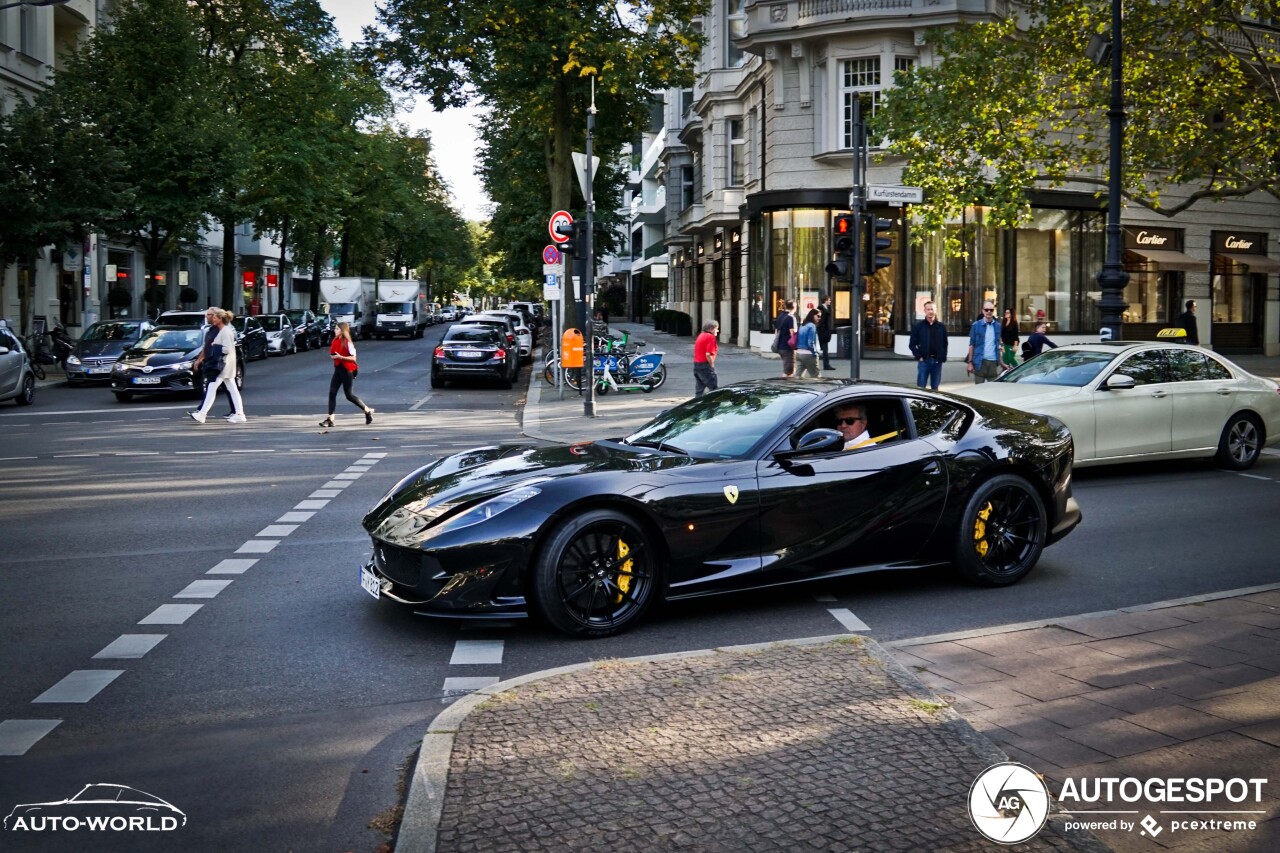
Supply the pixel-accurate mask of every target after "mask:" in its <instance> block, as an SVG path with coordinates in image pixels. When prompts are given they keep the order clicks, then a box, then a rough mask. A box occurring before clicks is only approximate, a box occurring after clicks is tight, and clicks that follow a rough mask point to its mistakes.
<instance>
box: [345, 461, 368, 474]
mask: <svg viewBox="0 0 1280 853" xmlns="http://www.w3.org/2000/svg"><path fill="white" fill-rule="evenodd" d="M372 467H373V463H372V462H357V463H356V464H354V465H349V466H347V469H346V471H344V472H343V473H346V474H367V473H369V469H370V468H372Z"/></svg>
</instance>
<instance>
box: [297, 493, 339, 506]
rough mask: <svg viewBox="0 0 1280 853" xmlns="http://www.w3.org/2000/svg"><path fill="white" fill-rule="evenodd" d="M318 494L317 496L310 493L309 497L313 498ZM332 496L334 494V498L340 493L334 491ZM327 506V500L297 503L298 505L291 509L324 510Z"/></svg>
mask: <svg viewBox="0 0 1280 853" xmlns="http://www.w3.org/2000/svg"><path fill="white" fill-rule="evenodd" d="M318 494H319V492H312V493H311V496H312V497H315V496H316V495H318ZM333 494H334V496H335V497H336V496H337V495H338V494H340V493H339V492H336V491H335V492H334V493H333ZM328 505H329V501H327V500H323V501H299V502H298V503H296V504H294V507H293V508H294V509H324V508H325V507H327V506H328Z"/></svg>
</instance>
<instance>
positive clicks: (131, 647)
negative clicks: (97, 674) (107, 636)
mask: <svg viewBox="0 0 1280 853" xmlns="http://www.w3.org/2000/svg"><path fill="white" fill-rule="evenodd" d="M167 636H169V635H168V634H121V635H120V636H119V637H117V638H115V639H114V640H112V641H111V642H110V643H109V644H107V647H106V648H105V649H103V650H102V651H100V652H98V653H97V654H96V655H94V656H93V659H94V660H137V659H138V658H140V657H143V656H144V655H146V653H147V652H149V651H151V650H152V649H154V648H155V647H156V646H158V645H160V641H161V640H163V639H164V638H165V637H167Z"/></svg>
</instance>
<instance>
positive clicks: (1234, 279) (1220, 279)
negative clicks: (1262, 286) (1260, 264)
mask: <svg viewBox="0 0 1280 853" xmlns="http://www.w3.org/2000/svg"><path fill="white" fill-rule="evenodd" d="M1214 261H1215V262H1214V269H1213V322H1215V323H1252V322H1253V319H1254V315H1253V291H1254V285H1253V276H1252V275H1250V274H1249V269H1248V267H1245V266H1243V265H1241V264H1238V263H1236V262H1235V261H1232V260H1230V259H1229V258H1224V257H1222V256H1221V255H1219V256H1218V257H1216V258H1215V259H1214Z"/></svg>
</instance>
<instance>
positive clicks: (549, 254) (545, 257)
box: [542, 246, 560, 264]
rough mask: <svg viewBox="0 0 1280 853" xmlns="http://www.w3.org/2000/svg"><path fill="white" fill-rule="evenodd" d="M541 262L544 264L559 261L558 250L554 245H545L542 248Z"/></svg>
mask: <svg viewBox="0 0 1280 853" xmlns="http://www.w3.org/2000/svg"><path fill="white" fill-rule="evenodd" d="M542 262H543V263H544V264H558V263H560V250H559V249H557V248H556V247H555V246H546V247H544V248H543V250H542Z"/></svg>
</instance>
